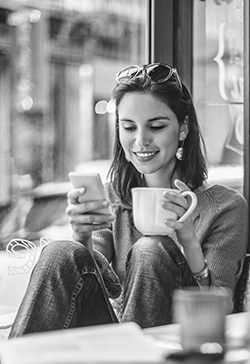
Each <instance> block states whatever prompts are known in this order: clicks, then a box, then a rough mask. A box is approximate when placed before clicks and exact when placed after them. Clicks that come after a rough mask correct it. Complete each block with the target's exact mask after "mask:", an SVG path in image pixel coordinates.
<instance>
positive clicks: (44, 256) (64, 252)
mask: <svg viewBox="0 0 250 364" xmlns="http://www.w3.org/2000/svg"><path fill="white" fill-rule="evenodd" d="M86 261H87V262H88V263H89V264H92V262H93V259H92V257H91V254H90V252H89V251H88V249H87V248H86V247H85V246H84V245H83V244H81V243H78V242H75V241H73V240H54V241H52V242H51V243H49V244H48V245H47V246H46V247H44V248H43V250H42V252H41V255H40V258H39V261H38V262H39V263H40V264H47V265H48V266H49V265H50V266H52V267H53V266H54V267H57V269H58V268H59V267H60V266H63V265H66V264H67V265H70V262H73V263H74V264H78V263H79V264H80V265H81V264H82V263H83V262H86Z"/></svg>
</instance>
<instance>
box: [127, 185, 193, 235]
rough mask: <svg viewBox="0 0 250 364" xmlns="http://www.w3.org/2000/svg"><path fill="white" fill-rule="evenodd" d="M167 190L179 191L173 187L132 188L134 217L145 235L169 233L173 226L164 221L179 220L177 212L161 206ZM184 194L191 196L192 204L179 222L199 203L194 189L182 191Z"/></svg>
mask: <svg viewBox="0 0 250 364" xmlns="http://www.w3.org/2000/svg"><path fill="white" fill-rule="evenodd" d="M165 191H172V192H174V191H177V190H174V189H171V188H151V187H136V188H132V201H133V219H134V224H135V226H136V228H137V229H138V230H139V231H140V232H141V233H142V234H143V235H169V234H171V233H172V232H173V230H174V229H173V228H171V227H169V226H167V225H166V224H165V223H164V220H165V219H171V220H176V221H177V218H178V217H177V214H176V213H175V212H173V211H169V210H166V209H165V208H164V207H162V206H161V203H162V202H163V201H166V198H165V197H164V196H163V192H165ZM181 195H182V196H190V197H191V204H190V206H189V208H188V210H187V211H186V212H185V214H184V215H182V216H181V217H180V219H179V220H178V221H179V222H183V221H184V220H185V219H186V218H187V217H188V216H190V214H191V213H192V212H193V211H194V209H195V207H196V205H197V197H196V194H195V193H194V192H192V191H183V192H181Z"/></svg>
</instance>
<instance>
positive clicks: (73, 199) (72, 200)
mask: <svg viewBox="0 0 250 364" xmlns="http://www.w3.org/2000/svg"><path fill="white" fill-rule="evenodd" d="M85 192H86V189H85V188H84V187H82V188H75V189H74V190H71V191H69V192H68V195H67V197H68V203H69V204H78V203H79V197H81V196H83V195H84V194H85Z"/></svg>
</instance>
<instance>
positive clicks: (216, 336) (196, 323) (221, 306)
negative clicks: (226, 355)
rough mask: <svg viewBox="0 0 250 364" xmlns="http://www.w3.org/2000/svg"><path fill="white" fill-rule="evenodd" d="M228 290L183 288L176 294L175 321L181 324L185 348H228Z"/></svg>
mask: <svg viewBox="0 0 250 364" xmlns="http://www.w3.org/2000/svg"><path fill="white" fill-rule="evenodd" d="M227 304H228V294H227V293H226V292H225V291H223V290H221V289H219V288H208V287H207V288H202V289H201V290H200V289H195V288H192V289H183V290H176V291H175V294H174V313H175V321H176V322H177V323H179V324H180V325H181V343H182V346H183V350H185V351H193V352H201V353H206V354H207V353H210V354H211V353H213V354H214V353H223V352H224V351H225V318H226V314H227Z"/></svg>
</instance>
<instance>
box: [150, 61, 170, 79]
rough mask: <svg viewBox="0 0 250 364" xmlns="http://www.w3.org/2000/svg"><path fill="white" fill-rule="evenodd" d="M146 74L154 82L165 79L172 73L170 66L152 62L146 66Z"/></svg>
mask: <svg viewBox="0 0 250 364" xmlns="http://www.w3.org/2000/svg"><path fill="white" fill-rule="evenodd" d="M147 74H148V75H149V77H150V78H151V79H152V80H153V81H154V82H159V81H163V80H167V79H168V78H170V77H171V75H172V70H171V68H170V67H167V66H165V65H161V64H155V65H154V64H152V65H150V66H148V67H147Z"/></svg>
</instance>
